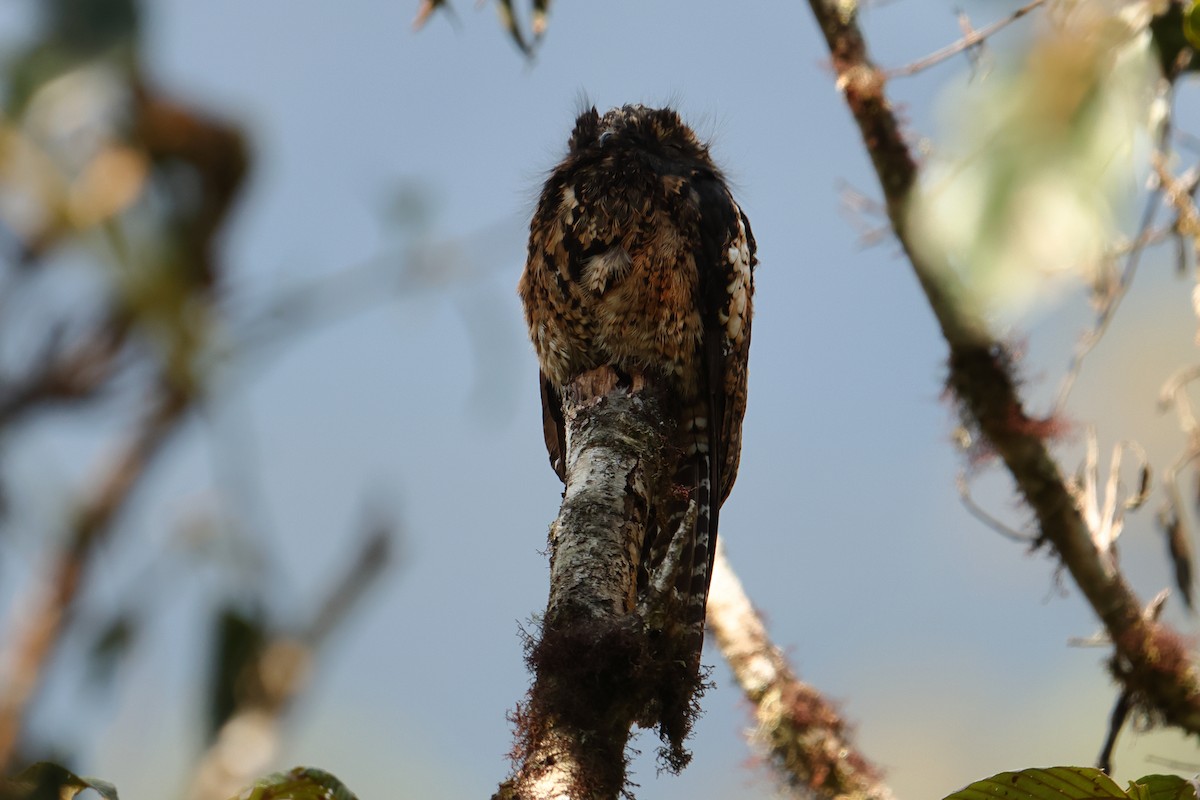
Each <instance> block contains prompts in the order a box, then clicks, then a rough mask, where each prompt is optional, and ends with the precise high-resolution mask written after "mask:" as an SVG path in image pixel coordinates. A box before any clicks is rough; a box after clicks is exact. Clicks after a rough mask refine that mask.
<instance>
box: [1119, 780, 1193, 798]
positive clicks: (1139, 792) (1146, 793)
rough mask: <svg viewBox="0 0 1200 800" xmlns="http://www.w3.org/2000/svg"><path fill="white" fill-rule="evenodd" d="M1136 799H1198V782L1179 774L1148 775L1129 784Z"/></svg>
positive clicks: (1130, 791) (1130, 792) (1130, 790)
mask: <svg viewBox="0 0 1200 800" xmlns="http://www.w3.org/2000/svg"><path fill="white" fill-rule="evenodd" d="M1129 796H1130V797H1132V798H1134V800H1196V782H1195V781H1190V780H1187V779H1185V778H1181V777H1179V776H1178V775H1147V776H1145V777H1144V778H1138V779H1137V780H1136V781H1131V782H1130V784H1129Z"/></svg>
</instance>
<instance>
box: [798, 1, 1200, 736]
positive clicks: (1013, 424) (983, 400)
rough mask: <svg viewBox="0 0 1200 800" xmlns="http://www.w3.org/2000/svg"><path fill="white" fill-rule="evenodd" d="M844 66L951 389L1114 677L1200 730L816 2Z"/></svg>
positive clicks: (1173, 649) (1180, 647) (870, 88)
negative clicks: (930, 242)
mask: <svg viewBox="0 0 1200 800" xmlns="http://www.w3.org/2000/svg"><path fill="white" fill-rule="evenodd" d="M809 4H810V6H811V8H812V11H813V15H814V16H815V17H816V20H817V22H818V24H819V26H820V28H821V32H822V33H823V34H824V37H825V40H826V42H827V44H828V46H829V51H830V53H831V54H832V57H833V66H834V69H835V71H836V73H837V86H838V88H839V89H840V90H841V92H842V94H843V96H844V97H845V100H846V105H847V106H848V107H849V109H850V113H851V114H852V115H853V117H854V121H855V122H856V123H857V125H858V128H859V131H860V133H861V134H862V139H863V143H864V146H865V147H866V150H867V153H868V154H869V155H870V157H871V161H872V164H873V165H874V167H875V172H876V174H877V175H878V177H879V182H880V185H881V186H882V189H883V193H884V197H885V199H886V205H887V211H888V217H889V219H890V221H891V224H892V228H893V230H894V231H895V233H896V236H897V238H898V239H899V241H900V244H901V245H902V246H903V248H904V251H905V253H906V255H907V256H908V258H909V260H910V262H911V263H912V267H913V271H914V272H915V273H916V276H917V279H918V280H919V281H920V284H921V288H922V289H923V290H924V292H925V295H926V298H927V299H928V301H929V305H930V308H931V309H932V310H933V313H934V315H935V316H936V317H937V321H938V324H939V326H940V327H941V330H942V335H943V336H944V337H945V340H946V343H947V345H948V346H949V349H950V357H949V366H950V375H949V379H948V385H949V387H950V388H951V389H952V391H953V392H954V395H955V397H956V398H957V400H958V402H959V404H960V407H961V410H962V414H963V418H964V421H965V422H966V423H967V424H968V426H969V427H971V428H973V429H974V430H975V431H976V432H977V433H979V434H980V435H981V436H982V437H983V438H984V439H985V440H986V442H987V443H988V445H989V446H990V447H991V448H992V449H993V450H994V451H995V453H996V454H997V455H999V456H1000V458H1001V459H1002V460H1003V462H1004V464H1005V466H1006V467H1007V468H1008V471H1009V473H1010V474H1011V475H1012V477H1013V480H1014V481H1015V483H1016V485H1017V488H1018V490H1019V491H1020V493H1021V495H1022V496H1023V497H1024V499H1025V501H1026V502H1027V503H1028V504H1029V507H1030V508H1031V509H1032V510H1033V512H1034V514H1035V515H1036V518H1037V523H1038V527H1039V541H1040V542H1044V543H1048V544H1050V545H1051V546H1052V547H1053V548H1054V550H1055V551H1056V552H1057V554H1058V556H1059V558H1060V559H1061V560H1062V564H1063V566H1065V567H1066V569H1067V570H1068V571H1069V572H1070V574H1071V576H1072V578H1074V580H1075V582H1076V584H1077V585H1078V586H1079V588H1080V590H1081V591H1082V592H1083V594H1084V595H1085V596H1086V597H1087V599H1088V602H1089V603H1091V605H1092V608H1093V609H1094V610H1095V612H1096V614H1097V616H1099V617H1100V619H1101V620H1102V621H1103V623H1104V626H1105V628H1106V630H1107V631H1108V634H1109V636H1110V637H1111V639H1112V641H1113V644H1114V646H1115V654H1114V656H1113V659H1112V662H1111V668H1112V671H1113V674H1114V676H1115V677H1116V678H1117V679H1118V680H1119V681H1120V682H1121V684H1122V686H1123V687H1124V688H1125V689H1126V690H1128V691H1129V692H1130V693H1131V696H1133V697H1134V698H1136V700H1137V702H1138V703H1139V704H1141V705H1143V706H1145V707H1146V708H1147V709H1149V710H1152V711H1154V712H1155V713H1156V715H1157V716H1158V717H1159V718H1161V719H1163V720H1165V721H1166V722H1168V723H1170V724H1173V725H1177V726H1179V727H1181V728H1183V729H1184V730H1187V731H1189V732H1192V733H1200V683H1198V682H1197V678H1196V670H1195V669H1194V666H1193V665H1192V663H1191V662H1190V660H1189V657H1188V655H1187V652H1186V649H1185V647H1184V644H1183V642H1182V641H1181V640H1180V639H1179V637H1178V636H1177V635H1176V634H1175V633H1173V632H1172V631H1170V630H1169V629H1168V628H1167V627H1166V626H1163V625H1161V624H1158V623H1156V622H1153V621H1150V620H1147V619H1146V618H1145V616H1144V615H1143V613H1142V608H1141V603H1140V602H1139V601H1138V598H1137V597H1136V596H1135V595H1134V593H1133V592H1132V591H1131V590H1130V588H1129V586H1128V585H1127V584H1126V583H1125V580H1124V578H1123V577H1122V575H1121V574H1120V572H1119V571H1117V570H1115V569H1112V568H1111V566H1110V565H1109V564H1108V563H1106V561H1105V559H1104V558H1103V557H1102V555H1101V554H1100V553H1098V552H1097V549H1096V547H1095V546H1094V545H1093V543H1092V539H1091V536H1090V533H1089V530H1088V528H1087V525H1086V524H1085V521H1084V519H1083V517H1082V515H1081V514H1080V511H1079V509H1078V508H1077V507H1076V504H1075V502H1074V500H1073V499H1072V497H1071V493H1070V492H1069V490H1068V487H1067V484H1066V482H1065V481H1064V479H1063V476H1062V473H1061V471H1060V470H1059V467H1058V464H1057V463H1055V461H1054V459H1053V458H1052V457H1051V455H1050V452H1049V448H1048V444H1047V435H1048V433H1050V432H1051V425H1050V424H1049V422H1048V421H1046V420H1040V419H1037V418H1034V417H1031V416H1029V415H1028V413H1027V412H1026V410H1025V407H1024V405H1023V404H1022V401H1021V398H1020V396H1019V395H1018V393H1017V386H1016V380H1015V378H1014V372H1013V368H1012V363H1011V359H1010V356H1009V353H1008V350H1007V348H1006V347H1005V346H1004V345H1003V344H1002V343H1000V342H998V341H997V340H996V339H994V338H993V337H992V336H991V334H990V333H989V332H988V330H987V327H986V325H985V324H984V323H983V321H982V320H981V319H980V318H979V317H978V316H977V315H976V314H975V313H974V312H973V310H972V309H971V307H970V306H969V305H968V304H966V303H964V302H960V299H961V291H960V288H959V287H958V285H957V284H956V283H955V281H954V280H953V278H952V273H951V270H949V269H947V268H946V265H945V264H942V263H938V260H937V259H938V255H937V254H930V253H918V252H917V251H916V250H915V249H914V247H913V246H912V241H911V239H910V237H909V234H908V228H907V211H908V204H909V198H910V196H911V194H912V190H913V188H914V186H915V184H916V178H917V165H916V163H915V161H914V159H913V157H912V153H911V152H910V150H909V147H908V145H907V143H906V142H905V140H904V138H903V136H901V133H900V126H899V123H898V121H897V119H896V116H895V114H894V113H893V111H892V106H891V104H890V103H889V101H888V98H887V95H886V93H885V88H886V80H885V77H884V74H883V72H881V71H880V69H879V68H878V67H877V66H876V65H875V64H873V63H872V62H871V60H870V57H869V55H868V53H867V45H866V42H865V40H864V39H863V35H862V31H861V30H860V28H859V27H858V22H857V4H856V3H855V2H852V1H851V0H810V2H809Z"/></svg>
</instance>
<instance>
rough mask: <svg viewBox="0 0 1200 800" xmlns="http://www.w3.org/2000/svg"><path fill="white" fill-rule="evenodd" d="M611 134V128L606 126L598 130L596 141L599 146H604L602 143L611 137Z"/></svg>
mask: <svg viewBox="0 0 1200 800" xmlns="http://www.w3.org/2000/svg"><path fill="white" fill-rule="evenodd" d="M612 136H613V132H612V128H606V129H605V130H603V131H601V132H600V135H599V136H597V137H596V142H597V143H598V144H599V145H600V146H601V147H604V143H605V142H607V141H608V140H609V139H611V138H612Z"/></svg>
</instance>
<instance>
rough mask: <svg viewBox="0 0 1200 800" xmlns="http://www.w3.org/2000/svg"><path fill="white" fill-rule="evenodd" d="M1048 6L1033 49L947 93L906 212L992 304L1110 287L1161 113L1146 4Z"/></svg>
mask: <svg viewBox="0 0 1200 800" xmlns="http://www.w3.org/2000/svg"><path fill="white" fill-rule="evenodd" d="M1047 10H1048V13H1047V15H1046V17H1045V19H1044V20H1043V21H1042V24H1041V28H1040V31H1039V32H1038V34H1037V35H1036V36H1035V37H1034V38H1033V40H1032V41H1031V43H1030V45H1029V47H1028V49H1027V50H1026V51H1024V52H1023V53H1021V54H1020V55H1019V56H1016V57H1014V58H1013V59H1012V60H1011V62H1010V63H1007V64H1002V65H1001V66H999V67H998V68H997V69H995V70H994V71H993V72H991V73H990V74H988V75H986V76H985V77H983V78H981V79H979V80H978V81H976V82H972V83H971V84H970V85H969V86H965V87H961V86H960V87H959V88H957V89H955V90H952V91H951V92H949V93H948V94H947V95H946V97H945V98H944V102H943V110H944V117H945V128H946V131H945V134H944V135H942V136H940V137H939V138H938V140H937V141H938V148H937V150H936V151H935V152H934V153H933V154H932V157H931V159H930V161H929V163H928V165H927V169H926V170H925V171H924V180H923V182H922V184H921V187H920V190H919V192H918V194H917V196H916V198H915V200H914V203H913V205H912V208H911V213H910V217H909V219H910V225H911V229H912V232H913V234H914V238H915V240H916V242H917V245H918V247H919V248H920V249H921V250H922V251H924V252H925V253H926V254H928V255H929V256H930V260H931V261H933V262H935V263H936V262H944V263H946V264H947V265H948V266H949V268H951V269H953V270H954V271H956V272H957V273H959V274H960V276H961V277H962V278H963V282H964V283H965V284H966V286H967V287H968V290H969V291H971V292H972V293H973V295H974V298H975V300H976V301H977V302H979V303H981V304H982V305H983V307H984V310H985V311H988V312H1001V313H1012V312H1020V311H1023V310H1025V309H1027V308H1028V307H1029V306H1031V305H1033V304H1035V302H1037V301H1044V300H1045V299H1047V297H1052V296H1053V291H1052V290H1053V288H1054V287H1055V286H1060V287H1061V286H1064V285H1069V283H1070V282H1072V281H1078V280H1080V279H1082V280H1086V281H1089V282H1091V283H1092V284H1093V285H1096V286H1097V289H1098V291H1101V292H1102V291H1104V289H1103V283H1104V280H1105V279H1106V277H1107V275H1108V271H1107V270H1106V259H1107V258H1108V257H1109V256H1110V254H1111V252H1112V248H1113V246H1114V245H1116V244H1117V243H1118V242H1119V240H1120V238H1121V231H1122V227H1123V223H1124V222H1126V218H1127V216H1128V212H1129V210H1130V208H1129V206H1130V199H1131V198H1132V197H1136V195H1137V191H1138V187H1139V185H1140V180H1139V179H1140V178H1141V177H1142V176H1144V175H1145V171H1146V168H1147V154H1148V152H1149V150H1150V143H1151V141H1152V139H1153V136H1154V135H1155V126H1156V124H1157V122H1158V118H1157V117H1156V114H1157V113H1158V112H1159V110H1160V107H1159V106H1158V104H1157V103H1156V100H1157V99H1158V98H1159V97H1160V94H1159V92H1160V84H1161V83H1162V81H1161V76H1160V73H1159V70H1158V69H1157V66H1156V59H1155V56H1154V51H1153V48H1152V46H1151V40H1150V34H1149V32H1148V28H1147V25H1148V24H1149V21H1150V12H1151V10H1152V9H1151V7H1150V5H1149V4H1134V5H1125V4H1118V3H1106V2H1098V3H1097V2H1093V3H1079V2H1069V1H1066V0H1060V1H1059V2H1055V3H1052V4H1051V5H1050V6H1049V8H1048V9H1047ZM1048 289H1050V290H1051V291H1049V292H1048Z"/></svg>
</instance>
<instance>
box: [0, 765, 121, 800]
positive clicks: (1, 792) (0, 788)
mask: <svg viewBox="0 0 1200 800" xmlns="http://www.w3.org/2000/svg"><path fill="white" fill-rule="evenodd" d="M85 789H92V790H94V791H95V792H97V793H98V794H99V795H100V796H101V797H104V798H105V800H118V798H117V790H116V787H114V786H113V785H112V784H111V783H107V782H105V781H102V780H98V779H96V778H81V777H79V776H78V775H76V774H75V773H73V772H71V771H70V770H68V769H65V768H63V767H61V766H59V765H58V764H53V763H51V762H49V761H39V762H38V763H36V764H31V765H30V766H28V767H26V768H25V769H24V770H22V771H21V773H20V774H19V775H17V776H15V777H12V778H0V800H71V798H73V797H75V795H77V794H79V793H80V792H82V791H84V790H85Z"/></svg>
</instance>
